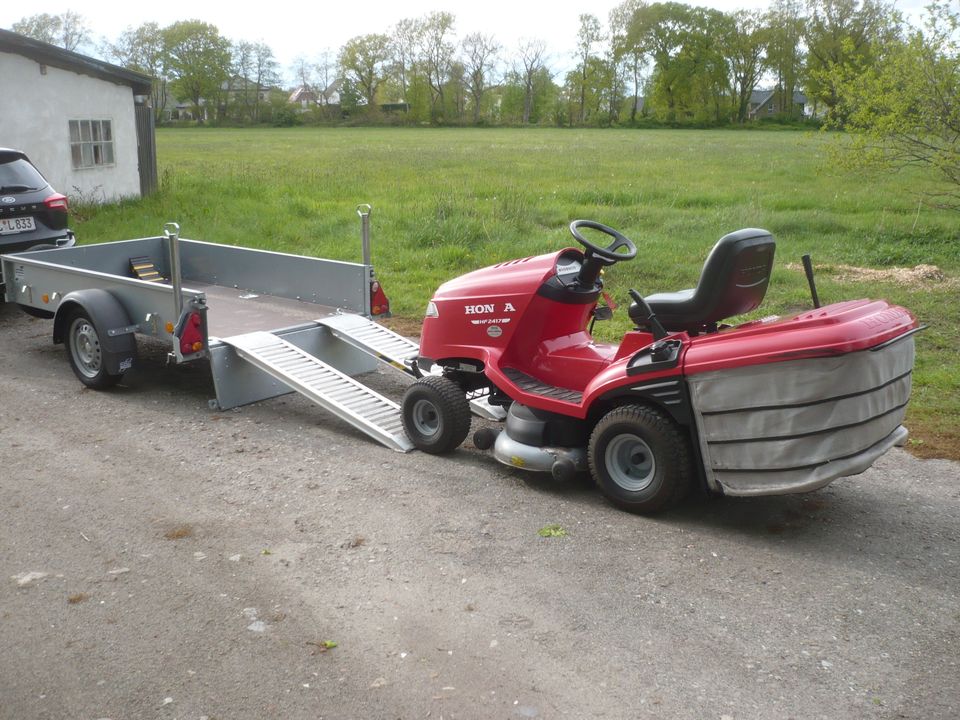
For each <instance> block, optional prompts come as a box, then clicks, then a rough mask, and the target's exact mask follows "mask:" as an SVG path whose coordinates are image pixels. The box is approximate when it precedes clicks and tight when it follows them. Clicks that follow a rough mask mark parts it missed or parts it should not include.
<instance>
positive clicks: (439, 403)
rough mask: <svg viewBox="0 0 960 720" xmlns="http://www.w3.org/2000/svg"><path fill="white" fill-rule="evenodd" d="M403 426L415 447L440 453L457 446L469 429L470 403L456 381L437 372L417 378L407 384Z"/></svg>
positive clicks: (404, 396) (436, 453)
mask: <svg viewBox="0 0 960 720" xmlns="http://www.w3.org/2000/svg"><path fill="white" fill-rule="evenodd" d="M401 410H402V415H403V429H404V430H406V432H407V436H408V437H409V438H410V440H411V442H413V444H414V446H415V447H416V448H417V449H418V450H423V451H424V452H428V453H431V454H433V455H440V454H443V453H447V452H450V451H451V450H453V449H454V448H456V447H458V446H459V445H460V444H461V443H462V442H463V441H464V440H465V439H466V437H467V434H468V433H469V432H470V406H469V404H468V403H467V398H466V396H465V395H464V393H463V390H461V389H460V388H459V387H458V386H457V384H456V383H455V382H453V381H452V380H450V379H449V378H446V377H442V376H439V375H428V376H426V377H423V378H420V379H419V380H417V381H416V382H415V383H413V384H412V385H411V386H410V387H408V388H407V391H406V393H404V395H403V405H402V408H401Z"/></svg>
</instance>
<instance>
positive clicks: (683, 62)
mask: <svg viewBox="0 0 960 720" xmlns="http://www.w3.org/2000/svg"><path fill="white" fill-rule="evenodd" d="M724 25H725V16H724V15H723V14H722V13H720V12H718V11H716V10H712V9H709V8H701V7H690V6H687V5H683V4H680V3H675V2H667V3H654V4H652V5H649V6H645V7H641V8H639V9H638V10H637V11H636V12H635V13H634V14H633V17H632V19H631V21H630V25H629V30H628V37H627V42H628V43H629V45H631V46H634V47H637V48H641V49H642V50H643V51H644V52H645V53H646V54H647V55H648V56H649V57H650V58H651V59H652V60H653V74H652V77H651V80H650V85H651V88H650V89H651V94H652V98H651V100H652V105H653V107H654V111H655V114H656V115H657V116H658V117H659V118H660V119H662V120H665V121H667V122H689V121H693V122H698V123H705V122H719V121H720V120H722V119H723V117H724V112H723V106H724V104H725V103H724V98H725V96H726V95H727V93H728V91H729V87H728V72H727V63H726V58H724V56H723V53H722V47H721V38H722V37H723V34H724V30H723V28H724Z"/></svg>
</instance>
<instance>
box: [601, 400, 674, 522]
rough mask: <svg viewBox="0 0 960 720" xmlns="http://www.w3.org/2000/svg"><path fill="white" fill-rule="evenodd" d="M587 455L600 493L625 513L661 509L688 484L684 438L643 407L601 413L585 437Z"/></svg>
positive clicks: (655, 412)
mask: <svg viewBox="0 0 960 720" xmlns="http://www.w3.org/2000/svg"><path fill="white" fill-rule="evenodd" d="M587 459H588V462H589V464H590V472H591V473H592V474H593V479H594V480H595V481H596V483H597V485H599V486H600V489H601V491H603V494H604V495H606V496H607V498H608V499H609V500H610V501H611V502H612V503H613V504H614V505H616V506H617V507H620V508H622V509H623V510H627V511H629V512H635V513H654V512H658V511H660V510H665V509H667V508H668V507H670V506H672V505H675V504H676V503H678V502H679V501H680V500H682V499H683V497H684V495H686V493H687V490H688V489H689V488H690V478H691V476H692V472H691V464H690V450H689V445H688V441H687V438H686V436H685V435H684V433H683V431H682V430H681V428H680V427H679V426H677V425H676V423H674V422H673V421H672V420H670V418H668V417H667V416H666V415H664V414H663V413H661V412H660V411H659V410H656V409H654V408H652V407H649V406H646V405H624V406H622V407H618V408H615V409H614V410H611V411H610V412H608V413H607V414H606V415H604V416H603V417H602V418H601V419H600V422H598V423H597V424H596V426H595V427H594V429H593V432H592V433H591V435H590V444H589V446H588V450H587Z"/></svg>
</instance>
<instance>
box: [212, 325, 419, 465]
mask: <svg viewBox="0 0 960 720" xmlns="http://www.w3.org/2000/svg"><path fill="white" fill-rule="evenodd" d="M223 342H225V343H227V344H229V345H230V346H232V347H233V349H234V350H235V351H236V353H237V354H238V355H239V356H240V357H242V358H243V359H244V360H246V361H247V362H249V363H251V364H253V365H255V366H256V367H258V368H260V369H261V370H263V371H264V372H266V373H268V374H270V375H271V376H273V377H274V378H276V379H277V380H279V381H280V382H282V383H284V384H285V385H287V386H288V387H290V388H291V389H292V390H295V391H297V392H298V393H300V394H301V395H303V396H304V397H307V398H309V399H310V400H312V401H313V402H315V403H316V404H317V405H319V406H321V407H322V408H324V409H325V410H327V411H328V412H330V413H332V414H333V415H336V416H337V417H339V418H342V419H343V420H346V421H347V422H348V423H350V424H351V425H353V426H354V427H355V428H357V429H358V430H361V431H362V432H364V433H366V434H367V435H369V436H370V437H372V438H373V439H375V440H377V441H379V442H380V443H382V444H384V445H386V446H387V447H389V448H391V449H393V450H397V451H399V452H409V451H410V450H412V449H413V444H412V443H411V442H410V440H409V438H407V436H406V434H405V433H404V431H403V421H402V419H401V417H400V406H399V405H397V403H395V402H393V401H392V400H390V399H389V398H386V397H384V396H383V395H380V394H379V393H377V392H375V391H373V390H371V389H370V388H368V387H367V386H366V385H363V384H361V383H359V382H357V381H356V380H354V379H353V378H352V377H350V376H349V375H345V374H344V373H342V372H340V371H339V370H337V369H335V368H333V367H331V366H330V365H328V364H327V363H325V362H323V361H322V360H320V359H319V358H317V357H315V356H313V355H311V354H310V353H308V352H305V351H304V350H301V349H300V348H298V347H297V346H296V345H293V344H291V343H289V342H287V341H286V340H284V339H282V338H280V337H278V336H276V335H274V334H273V333H268V332H252V333H247V334H245V335H235V336H233V337H229V338H224V339H223Z"/></svg>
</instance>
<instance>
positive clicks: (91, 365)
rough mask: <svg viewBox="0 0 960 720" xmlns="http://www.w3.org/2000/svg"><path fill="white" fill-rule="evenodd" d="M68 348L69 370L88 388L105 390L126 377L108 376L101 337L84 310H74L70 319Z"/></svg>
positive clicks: (68, 322)
mask: <svg viewBox="0 0 960 720" xmlns="http://www.w3.org/2000/svg"><path fill="white" fill-rule="evenodd" d="M66 345H67V359H68V360H69V361H70V367H71V368H72V369H73V373H74V374H75V375H76V376H77V377H78V378H79V379H80V382H82V383H83V384H84V385H86V386H87V387H91V388H95V389H97V390H102V389H104V388H108V387H112V386H113V385H116V384H117V382H119V380H120V378H121V377H123V373H121V374H119V375H111V374H110V373H108V372H107V368H106V365H105V364H104V362H103V359H104V358H103V348H102V347H101V345H100V336H99V335H98V334H97V328H96V327H95V326H94V324H93V321H92V320H91V319H90V316H89V315H88V314H87V312H86V311H85V310H84V309H83V308H77V309H75V310H74V311H73V312H71V313H70V316H69V317H68V318H67V336H66Z"/></svg>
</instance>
